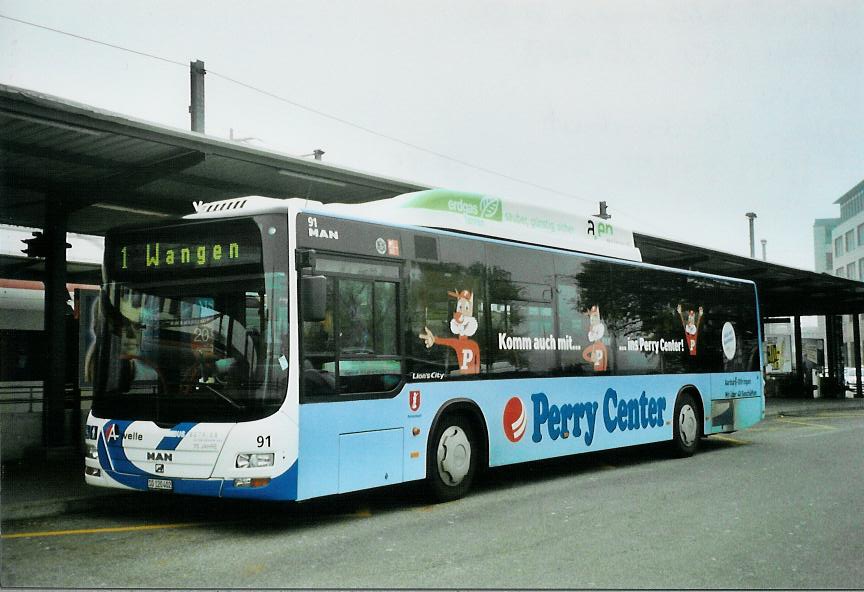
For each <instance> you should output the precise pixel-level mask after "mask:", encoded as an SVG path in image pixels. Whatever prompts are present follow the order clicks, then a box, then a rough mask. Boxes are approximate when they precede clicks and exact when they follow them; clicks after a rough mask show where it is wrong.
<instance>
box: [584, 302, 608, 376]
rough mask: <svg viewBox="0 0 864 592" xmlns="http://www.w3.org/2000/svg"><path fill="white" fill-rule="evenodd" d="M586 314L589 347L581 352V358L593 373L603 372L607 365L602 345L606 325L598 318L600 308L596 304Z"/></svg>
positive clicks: (604, 346)
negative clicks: (592, 369) (589, 365)
mask: <svg viewBox="0 0 864 592" xmlns="http://www.w3.org/2000/svg"><path fill="white" fill-rule="evenodd" d="M586 314H587V315H588V341H590V342H591V345H589V346H588V347H586V348H585V349H584V350H582V358H583V359H584V360H585V361H586V362H590V363H591V366H592V368H594V371H595V372H603V371H604V370H606V365H607V364H608V359H607V356H606V345H605V344H604V343H603V336H604V335H605V334H606V325H605V324H604V323H603V320H602V319H601V318H600V308H599V307H598V306H597V305H596V304H595V305H594V306H592V307H591V309H590V310H589V311H588V312H587V313H586Z"/></svg>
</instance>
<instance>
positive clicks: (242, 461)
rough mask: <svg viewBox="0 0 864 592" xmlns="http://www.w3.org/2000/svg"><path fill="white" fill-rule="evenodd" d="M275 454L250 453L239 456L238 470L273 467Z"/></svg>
mask: <svg viewBox="0 0 864 592" xmlns="http://www.w3.org/2000/svg"><path fill="white" fill-rule="evenodd" d="M273 458H274V454H273V453H272V452H249V453H246V454H238V455H237V462H236V466H237V468H238V469H251V468H257V467H272V466H273Z"/></svg>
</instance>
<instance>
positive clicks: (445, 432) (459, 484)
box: [426, 414, 479, 502]
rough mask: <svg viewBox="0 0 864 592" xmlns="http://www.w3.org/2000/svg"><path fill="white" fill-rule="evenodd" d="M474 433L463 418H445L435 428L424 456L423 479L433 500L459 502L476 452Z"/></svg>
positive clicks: (473, 467) (471, 474) (472, 472)
mask: <svg viewBox="0 0 864 592" xmlns="http://www.w3.org/2000/svg"><path fill="white" fill-rule="evenodd" d="M475 434H476V431H475V429H474V426H473V425H472V424H471V422H470V421H468V419H467V418H465V416H463V415H455V414H454V415H447V416H445V417H442V418H441V419H440V420H439V421H438V423H437V425H436V426H435V431H434V432H433V433H432V437H431V438H430V439H429V451H428V454H427V456H426V458H427V466H426V476H427V477H426V478H427V482H428V485H429V492H430V493H431V495H432V498H433V499H434V500H435V501H438V502H448V501H452V500H455V499H459V498H460V497H462V496H464V495H465V494H466V493H467V492H468V489H469V488H470V487H471V482H472V481H473V480H474V475H475V474H476V472H477V460H478V453H479V449H478V448H477V438H476V435H475Z"/></svg>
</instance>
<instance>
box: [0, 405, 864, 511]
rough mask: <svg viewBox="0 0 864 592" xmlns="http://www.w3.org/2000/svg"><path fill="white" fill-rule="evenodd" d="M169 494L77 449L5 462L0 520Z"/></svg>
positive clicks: (807, 408) (797, 409)
mask: <svg viewBox="0 0 864 592" xmlns="http://www.w3.org/2000/svg"><path fill="white" fill-rule="evenodd" d="M852 409H864V399H781V398H777V399H772V398H769V399H766V409H765V415H766V417H778V416H789V417H793V416H799V417H803V416H807V415H811V414H816V413H820V412H824V411H835V410H852ZM169 499H170V497H169V496H159V495H152V494H141V493H140V492H127V491H120V490H113V489H103V488H98V487H92V486H89V485H87V484H86V483H85V482H84V461H83V457H82V456H81V455H80V453H78V452H77V451H75V450H63V451H59V452H55V453H53V454H51V455H50V456H49V458H39V459H35V460H33V461H31V462H17V463H9V464H7V465H4V466H3V470H2V483H0V520H2V521H3V522H4V523H5V522H8V521H12V520H23V519H31V518H41V517H47V516H57V515H61V514H67V513H75V512H87V511H91V510H94V509H99V508H103V507H108V506H110V505H112V504H116V503H129V502H130V501H131V502H133V503H135V504H142V505H154V506H158V505H160V504H164V503H166V502H167V501H168V500H169Z"/></svg>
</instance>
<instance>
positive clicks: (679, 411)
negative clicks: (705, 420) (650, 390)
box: [672, 393, 702, 458]
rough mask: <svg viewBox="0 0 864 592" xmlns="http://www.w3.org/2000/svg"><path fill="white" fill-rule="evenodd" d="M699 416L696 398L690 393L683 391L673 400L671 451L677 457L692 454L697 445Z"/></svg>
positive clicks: (699, 432) (699, 431) (699, 433)
mask: <svg viewBox="0 0 864 592" xmlns="http://www.w3.org/2000/svg"><path fill="white" fill-rule="evenodd" d="M700 423H701V416H700V413H699V407H697V406H696V399H694V398H693V395H692V394H690V393H683V394H682V395H680V396H679V397H678V400H677V401H675V415H674V420H673V426H672V434H673V437H672V452H673V453H674V454H675V456H678V457H682V458H683V457H688V456H693V453H695V452H696V449H697V448H698V447H699V437H700V436H701V435H702V430H701V429H700Z"/></svg>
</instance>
